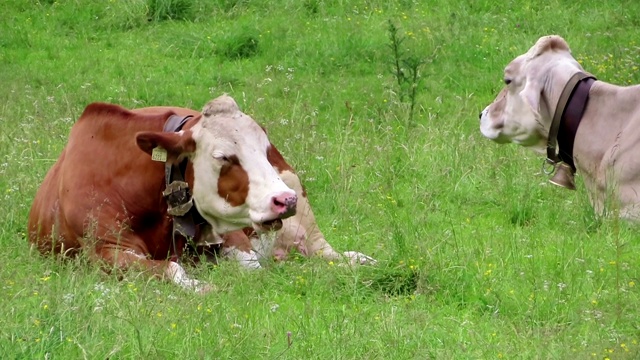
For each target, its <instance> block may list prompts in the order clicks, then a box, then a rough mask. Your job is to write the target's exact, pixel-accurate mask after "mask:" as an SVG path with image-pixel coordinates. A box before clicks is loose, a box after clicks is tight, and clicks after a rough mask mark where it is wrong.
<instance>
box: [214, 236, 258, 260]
mask: <svg viewBox="0 0 640 360" xmlns="http://www.w3.org/2000/svg"><path fill="white" fill-rule="evenodd" d="M222 238H223V239H224V243H223V245H222V255H223V256H224V257H226V258H229V259H234V260H236V261H237V262H238V263H239V264H240V265H241V266H242V267H244V268H247V269H260V268H261V266H260V262H259V260H258V254H256V252H255V251H253V246H252V245H251V240H249V237H248V236H247V235H246V234H245V233H244V232H242V231H232V232H230V233H226V234H224V235H223V236H222Z"/></svg>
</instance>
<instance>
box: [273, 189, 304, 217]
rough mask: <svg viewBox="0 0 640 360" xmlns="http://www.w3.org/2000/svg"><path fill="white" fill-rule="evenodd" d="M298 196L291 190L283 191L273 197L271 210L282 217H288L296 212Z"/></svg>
mask: <svg viewBox="0 0 640 360" xmlns="http://www.w3.org/2000/svg"><path fill="white" fill-rule="evenodd" d="M297 204H298V197H297V196H296V194H292V193H290V192H283V193H281V194H278V195H276V196H274V197H272V198H271V210H272V211H273V212H274V213H276V214H278V217H279V218H280V219H284V218H288V217H289V216H293V215H295V213H296V205H297Z"/></svg>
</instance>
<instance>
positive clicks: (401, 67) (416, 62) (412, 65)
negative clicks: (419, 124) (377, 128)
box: [388, 20, 426, 125]
mask: <svg viewBox="0 0 640 360" xmlns="http://www.w3.org/2000/svg"><path fill="white" fill-rule="evenodd" d="M388 33H389V41H390V44H389V47H390V48H391V61H392V64H391V65H392V69H391V73H392V74H393V76H394V78H395V81H396V84H397V92H396V93H397V95H398V97H399V99H400V102H401V103H404V102H407V103H408V104H409V115H408V118H407V121H406V124H407V125H412V124H413V115H414V111H415V108H416V105H417V99H418V98H417V96H418V93H419V91H420V86H421V84H422V75H421V70H422V67H423V65H425V64H426V62H425V60H424V59H423V58H422V57H421V56H419V55H416V54H410V53H409V52H408V51H407V49H405V48H404V47H403V44H404V42H405V40H406V39H405V37H404V36H402V35H400V34H399V29H398V27H397V26H396V25H395V24H394V23H393V21H391V20H389V21H388Z"/></svg>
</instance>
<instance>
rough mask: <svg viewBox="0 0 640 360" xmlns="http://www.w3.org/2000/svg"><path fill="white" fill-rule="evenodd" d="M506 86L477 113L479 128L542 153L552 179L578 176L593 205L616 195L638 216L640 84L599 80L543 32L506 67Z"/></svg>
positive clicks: (568, 182) (626, 211)
mask: <svg viewBox="0 0 640 360" xmlns="http://www.w3.org/2000/svg"><path fill="white" fill-rule="evenodd" d="M504 82H505V85H506V86H505V88H504V89H503V90H502V91H501V92H500V94H498V97H497V98H496V99H495V100H494V102H493V103H492V104H491V105H489V106H488V107H487V108H485V109H484V110H483V111H482V113H481V114H480V130H481V132H482V134H483V135H484V136H485V137H487V138H489V139H491V140H493V141H495V142H497V143H501V144H503V143H509V142H513V143H516V144H520V145H522V146H525V147H530V148H533V149H535V150H538V151H545V148H546V153H547V160H545V162H546V164H547V166H548V167H549V166H551V167H557V168H558V170H559V171H561V172H560V173H558V174H556V177H555V178H554V181H556V180H559V181H560V183H561V184H563V185H565V186H567V187H569V188H571V187H572V176H573V172H575V171H576V170H577V171H579V173H580V174H581V175H582V177H583V179H584V184H585V187H586V188H587V190H588V191H589V194H590V199H591V202H592V205H593V206H594V208H595V210H596V211H597V212H599V213H601V212H602V211H604V210H605V209H604V207H605V204H606V203H607V200H609V201H610V200H613V199H608V198H607V197H608V196H610V195H611V194H612V191H613V194H615V195H616V196H615V197H614V199H617V204H616V206H619V209H620V215H621V216H622V217H623V218H626V219H632V220H638V217H639V216H640V211H639V210H640V208H639V204H640V161H638V159H639V157H638V151H639V150H640V86H638V85H635V86H627V87H623V86H617V85H612V84H609V83H606V82H604V81H596V80H595V78H594V77H593V76H591V75H590V74H588V73H586V72H585V71H584V69H583V68H582V66H580V64H579V63H578V61H576V60H575V59H574V57H573V56H572V55H571V51H570V50H569V45H568V44H567V43H566V42H565V40H564V39H562V38H561V37H559V36H553V35H552V36H544V37H541V38H540V39H539V40H538V41H537V42H536V44H535V45H534V46H533V47H532V48H531V49H529V51H528V52H527V53H525V54H523V55H520V56H518V57H516V58H515V59H514V60H513V61H511V62H510V63H509V65H507V67H506V68H505V70H504Z"/></svg>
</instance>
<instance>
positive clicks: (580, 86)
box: [546, 72, 596, 172]
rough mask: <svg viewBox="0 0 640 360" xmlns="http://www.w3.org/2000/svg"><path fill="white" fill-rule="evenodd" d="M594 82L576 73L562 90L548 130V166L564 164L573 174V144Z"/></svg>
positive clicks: (589, 76) (582, 74)
mask: <svg viewBox="0 0 640 360" xmlns="http://www.w3.org/2000/svg"><path fill="white" fill-rule="evenodd" d="M595 81H596V78H595V77H594V76H592V75H590V74H586V73H583V72H578V73H575V74H574V75H573V76H572V77H571V78H570V79H569V81H568V82H567V84H566V85H565V87H564V89H563V90H562V94H561V95H560V99H558V104H557V106H556V111H555V113H554V115H553V121H552V122H551V128H550V129H549V139H548V142H547V159H546V162H547V163H548V164H551V165H553V166H554V167H555V165H556V164H558V163H560V162H564V163H566V164H567V165H569V166H570V167H571V169H572V170H573V171H574V172H575V170H576V167H575V164H574V162H573V143H574V141H575V138H576V133H577V131H578V126H579V125H580V121H581V120H582V115H583V114H584V110H585V109H586V107H587V103H588V102H589V90H590V89H591V86H592V85H593V83H594V82H595ZM556 143H557V148H558V152H557V153H556Z"/></svg>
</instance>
